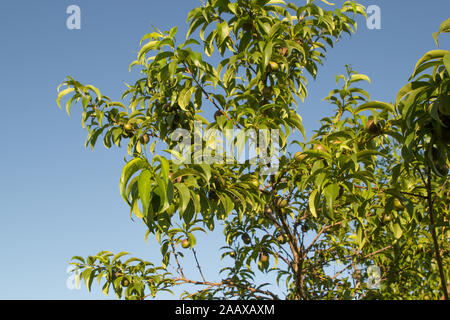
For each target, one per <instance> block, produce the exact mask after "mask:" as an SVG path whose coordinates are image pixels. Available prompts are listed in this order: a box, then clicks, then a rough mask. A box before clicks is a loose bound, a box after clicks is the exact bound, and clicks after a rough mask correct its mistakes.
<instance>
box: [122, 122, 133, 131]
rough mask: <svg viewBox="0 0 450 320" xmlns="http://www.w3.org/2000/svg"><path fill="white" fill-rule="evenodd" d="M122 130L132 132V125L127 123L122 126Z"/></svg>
mask: <svg viewBox="0 0 450 320" xmlns="http://www.w3.org/2000/svg"><path fill="white" fill-rule="evenodd" d="M123 128H124V129H125V130H126V131H131V130H133V125H132V124H131V123H129V122H127V123H126V124H125V125H124V126H123Z"/></svg>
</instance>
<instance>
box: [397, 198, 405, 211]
mask: <svg viewBox="0 0 450 320" xmlns="http://www.w3.org/2000/svg"><path fill="white" fill-rule="evenodd" d="M394 208H395V209H396V210H403V209H405V207H404V206H403V204H402V202H401V201H400V200H399V199H398V198H395V199H394Z"/></svg>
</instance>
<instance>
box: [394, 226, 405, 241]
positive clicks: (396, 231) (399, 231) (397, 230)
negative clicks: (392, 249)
mask: <svg viewBox="0 0 450 320" xmlns="http://www.w3.org/2000/svg"><path fill="white" fill-rule="evenodd" d="M392 231H393V232H394V237H395V238H396V239H399V238H400V237H401V236H402V234H403V231H402V227H401V226H400V224H398V223H394V224H393V226H392Z"/></svg>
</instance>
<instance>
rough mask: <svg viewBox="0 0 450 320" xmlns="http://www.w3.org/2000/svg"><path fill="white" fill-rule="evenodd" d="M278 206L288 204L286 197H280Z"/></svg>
mask: <svg viewBox="0 0 450 320" xmlns="http://www.w3.org/2000/svg"><path fill="white" fill-rule="evenodd" d="M275 204H276V206H277V207H278V208H285V207H287V205H288V202H287V200H286V199H285V198H283V197H279V198H278V199H277V202H276V203H275Z"/></svg>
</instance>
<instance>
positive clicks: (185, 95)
mask: <svg viewBox="0 0 450 320" xmlns="http://www.w3.org/2000/svg"><path fill="white" fill-rule="evenodd" d="M194 90H195V87H190V88H183V90H181V92H180V95H179V96H178V105H179V106H180V108H181V109H183V110H184V111H187V109H186V107H187V106H188V105H189V102H190V101H191V97H192V93H193V92H194Z"/></svg>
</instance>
